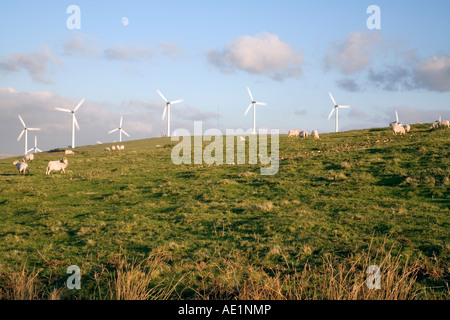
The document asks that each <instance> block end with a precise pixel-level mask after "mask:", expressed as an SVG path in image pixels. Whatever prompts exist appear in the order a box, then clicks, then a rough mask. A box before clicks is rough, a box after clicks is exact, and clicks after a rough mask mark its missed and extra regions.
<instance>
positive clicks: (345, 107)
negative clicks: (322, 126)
mask: <svg viewBox="0 0 450 320" xmlns="http://www.w3.org/2000/svg"><path fill="white" fill-rule="evenodd" d="M328 94H329V95H330V98H331V101H333V103H334V107H333V109H331V112H330V114H329V116H328V120H330V118H331V116H332V115H333V112H334V110H336V115H335V116H336V132H338V131H339V108H344V109H348V108H350V106H340V105H338V104H337V103H336V101H335V100H334V98H333V95H332V94H331V92H328Z"/></svg>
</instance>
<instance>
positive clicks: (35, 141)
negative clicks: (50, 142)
mask: <svg viewBox="0 0 450 320" xmlns="http://www.w3.org/2000/svg"><path fill="white" fill-rule="evenodd" d="M32 150H34V153H38V152H42V150H41V149H39V148H38V147H37V136H34V148H31V149H30V150H28V151H27V152H26V153H28V152H30V151H32Z"/></svg>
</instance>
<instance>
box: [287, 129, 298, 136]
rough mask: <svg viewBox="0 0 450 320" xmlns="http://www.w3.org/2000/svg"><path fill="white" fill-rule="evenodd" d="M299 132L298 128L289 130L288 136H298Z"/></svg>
mask: <svg viewBox="0 0 450 320" xmlns="http://www.w3.org/2000/svg"><path fill="white" fill-rule="evenodd" d="M299 134H300V131H298V130H289V135H288V137H298V136H299Z"/></svg>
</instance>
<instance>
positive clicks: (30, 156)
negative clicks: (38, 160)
mask: <svg viewBox="0 0 450 320" xmlns="http://www.w3.org/2000/svg"><path fill="white" fill-rule="evenodd" d="M33 160H34V154H32V153H30V154H25V155H24V156H23V162H26V161H30V162H31V161H33Z"/></svg>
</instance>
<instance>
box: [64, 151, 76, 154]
mask: <svg viewBox="0 0 450 320" xmlns="http://www.w3.org/2000/svg"><path fill="white" fill-rule="evenodd" d="M64 153H65V154H75V153H74V152H73V151H72V150H66V151H64Z"/></svg>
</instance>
